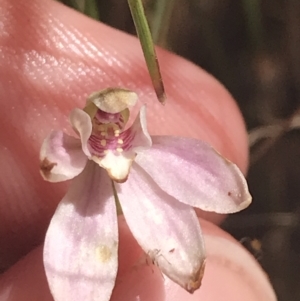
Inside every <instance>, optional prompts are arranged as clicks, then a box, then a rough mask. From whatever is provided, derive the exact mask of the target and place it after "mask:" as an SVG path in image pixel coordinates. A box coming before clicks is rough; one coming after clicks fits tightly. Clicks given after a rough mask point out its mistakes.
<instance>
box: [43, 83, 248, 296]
mask: <svg viewBox="0 0 300 301" xmlns="http://www.w3.org/2000/svg"><path fill="white" fill-rule="evenodd" d="M136 102H137V95H136V94H135V93H134V92H132V91H129V90H126V89H120V88H116V89H112V88H109V89H106V90H103V91H100V92H97V93H94V94H92V95H91V96H90V97H89V98H88V100H87V103H86V106H85V108H84V109H83V110H81V109H78V108H76V109H74V110H73V111H72V112H71V114H70V122H71V124H72V127H73V129H74V131H75V133H76V135H77V136H78V137H79V138H75V137H71V136H68V135H66V134H65V133H63V132H61V131H54V132H52V133H51V134H50V135H49V136H48V137H47V138H46V139H45V141H44V143H43V145H42V148H41V153H40V160H41V165H40V170H41V174H42V175H43V177H44V179H46V180H47V181H50V182H59V181H64V180H68V179H73V178H74V180H73V181H72V183H71V185H70V188H69V190H68V192H67V194H66V196H65V197H64V198H63V200H62V201H61V202H60V204H59V205H58V208H57V210H56V212H55V214H54V216H53V218H52V220H51V223H50V226H49V228H48V231H47V234H46V239H45V245H44V266H45V271H46V275H47V279H48V283H49V286H50V290H51V292H52V295H53V297H54V299H55V300H56V301H77V300H78V301H82V300H88V301H90V300H91V301H96V300H97V301H107V300H109V299H110V296H111V294H112V290H113V288H114V285H115V280H116V275H117V270H118V227H117V211H116V201H115V200H116V198H117V199H118V200H119V203H120V205H121V208H122V211H123V214H124V217H125V219H126V222H127V224H128V226H129V228H130V230H131V232H132V234H133V236H134V237H135V239H136V240H137V242H138V243H139V245H140V246H141V248H142V249H143V250H144V252H145V253H146V254H148V255H149V256H150V258H151V259H152V261H153V262H154V263H155V264H156V265H157V266H158V267H159V268H160V269H161V271H162V272H163V273H164V274H165V275H166V276H167V277H169V278H170V279H172V280H173V281H174V282H176V283H178V284H179V285H181V286H182V287H183V288H185V289H186V290H187V291H189V292H191V293H192V292H193V291H194V290H196V289H198V288H199V286H200V284H201V279H202V276H203V271H204V264H205V247H204V242H203V237H202V234H201V229H200V226H199V222H198V219H197V216H196V213H195V211H194V209H193V207H197V208H200V209H202V210H206V211H214V212H217V213H233V212H237V211H240V210H242V209H244V208H246V207H247V206H248V205H249V204H250V202H251V196H250V194H249V192H248V188H247V183H246V181H245V179H244V177H243V175H242V173H241V172H240V170H239V169H238V167H237V166H236V165H235V164H233V163H231V162H230V161H228V160H227V159H225V158H223V157H222V156H221V155H220V154H218V153H217V152H216V151H215V150H214V149H213V148H212V147H211V146H209V145H207V144H206V143H204V142H202V141H199V140H194V139H188V138H177V137H168V136H153V137H150V135H149V134H148V132H147V125H146V108H145V106H143V107H142V108H141V110H140V113H139V116H138V117H137V118H136V120H135V121H134V122H133V124H132V126H130V127H128V128H126V122H127V121H128V118H129V108H130V107H132V106H134V105H135V104H136Z"/></svg>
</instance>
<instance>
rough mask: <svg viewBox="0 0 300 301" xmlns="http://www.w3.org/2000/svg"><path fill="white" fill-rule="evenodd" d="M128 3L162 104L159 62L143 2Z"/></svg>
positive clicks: (162, 92)
mask: <svg viewBox="0 0 300 301" xmlns="http://www.w3.org/2000/svg"><path fill="white" fill-rule="evenodd" d="M128 5H129V8H130V11H131V15H132V18H133V22H134V25H135V28H136V32H137V35H138V37H139V39H140V43H141V46H142V50H143V53H144V57H145V60H146V64H147V67H148V71H149V73H150V77H151V80H152V84H153V87H154V90H155V93H156V96H157V98H158V100H159V101H160V102H161V103H162V104H164V102H165V99H166V97H165V89H164V85H163V81H162V77H161V73H160V69H159V64H158V60H157V56H156V52H155V48H154V44H153V41H152V36H151V32H150V28H149V25H148V22H147V19H146V16H145V12H144V8H143V4H142V2H141V0H128Z"/></svg>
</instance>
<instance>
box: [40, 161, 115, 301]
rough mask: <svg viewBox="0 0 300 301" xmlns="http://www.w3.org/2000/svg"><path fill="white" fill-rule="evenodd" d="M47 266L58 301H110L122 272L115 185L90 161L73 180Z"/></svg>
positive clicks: (48, 246)
mask: <svg viewBox="0 0 300 301" xmlns="http://www.w3.org/2000/svg"><path fill="white" fill-rule="evenodd" d="M44 265H45V271H46V275H47V279H48V283H49V287H50V290H51V292H52V295H53V297H54V299H55V301H83V300H88V301H98V300H101V301H107V300H109V299H110V296H111V293H112V290H113V287H114V284H115V279H116V274H117V268H118V227H117V214H116V206H115V200H114V197H113V191H112V183H111V180H110V179H109V178H108V176H107V173H106V172H105V170H103V169H101V168H99V167H98V166H97V165H96V164H95V163H93V162H89V163H88V164H87V167H86V168H85V169H84V171H83V172H82V173H81V174H80V175H79V176H78V177H77V178H75V179H74V180H73V182H72V183H71V186H70V189H69V191H68V192H67V194H66V196H65V197H64V198H63V200H62V201H61V203H60V204H59V206H58V208H57V210H56V212H55V214H54V216H53V218H52V220H51V223H50V226H49V229H48V232H47V234H46V240H45V246H44Z"/></svg>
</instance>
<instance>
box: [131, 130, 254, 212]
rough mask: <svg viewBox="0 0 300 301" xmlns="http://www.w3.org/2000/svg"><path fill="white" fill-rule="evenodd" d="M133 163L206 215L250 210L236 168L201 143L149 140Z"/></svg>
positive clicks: (245, 192) (165, 188)
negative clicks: (206, 212)
mask: <svg viewBox="0 0 300 301" xmlns="http://www.w3.org/2000/svg"><path fill="white" fill-rule="evenodd" d="M152 140H153V145H152V147H151V148H150V149H148V150H146V151H144V152H142V153H140V154H139V155H138V156H137V158H136V162H137V163H138V164H140V165H141V166H142V167H143V168H144V169H145V170H146V171H147V173H149V174H150V175H151V177H152V178H153V179H154V181H155V182H156V183H157V184H158V185H159V186H160V187H161V188H162V189H163V190H164V191H165V192H167V193H168V194H170V195H172V196H173V197H175V198H176V199H178V200H180V201H181V202H183V203H185V204H188V205H191V206H193V207H198V208H200V209H202V210H205V211H214V212H217V213H233V212H237V211H240V210H242V209H244V208H246V207H248V206H249V204H250V203H251V195H250V194H249V191H248V186H247V182H246V180H245V178H244V176H243V174H242V173H241V171H240V170H239V168H238V167H237V166H236V165H235V164H233V163H231V162H230V161H228V160H227V159H225V158H224V157H222V156H221V155H220V154H219V153H218V152H216V151H215V150H214V149H213V148H212V147H211V146H209V145H208V144H206V143H205V142H203V141H199V140H195V139H189V138H177V137H167V136H166V137H162V136H154V137H152Z"/></svg>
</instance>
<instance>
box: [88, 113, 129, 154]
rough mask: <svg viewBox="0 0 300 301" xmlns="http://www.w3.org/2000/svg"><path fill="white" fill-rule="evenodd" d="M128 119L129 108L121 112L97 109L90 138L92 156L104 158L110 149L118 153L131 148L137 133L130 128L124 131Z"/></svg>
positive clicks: (89, 144) (89, 145)
mask: <svg viewBox="0 0 300 301" xmlns="http://www.w3.org/2000/svg"><path fill="white" fill-rule="evenodd" d="M127 120H128V112H127V109H126V110H124V111H122V112H120V113H106V112H103V111H101V110H100V109H98V110H97V112H96V114H95V116H94V117H93V119H92V125H93V130H92V134H91V136H90V138H89V140H88V147H89V151H90V152H91V154H92V156H96V157H98V158H103V157H104V156H105V155H106V154H107V153H108V152H109V151H112V152H113V153H114V154H115V155H118V154H121V153H122V152H123V151H127V150H129V149H130V148H131V142H132V141H133V139H134V136H135V134H134V133H133V131H131V130H130V128H129V129H127V130H125V131H124V127H125V125H126V122H127Z"/></svg>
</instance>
